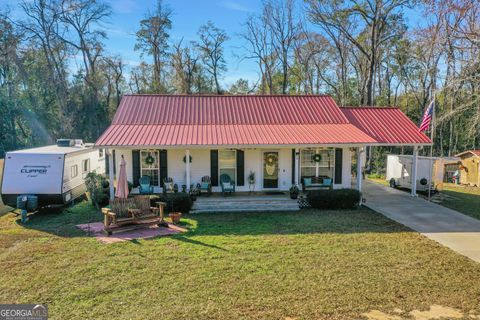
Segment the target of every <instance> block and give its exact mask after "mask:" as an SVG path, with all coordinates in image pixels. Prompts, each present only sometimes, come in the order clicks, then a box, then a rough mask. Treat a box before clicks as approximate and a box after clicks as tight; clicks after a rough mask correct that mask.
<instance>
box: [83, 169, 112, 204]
mask: <svg viewBox="0 0 480 320" xmlns="http://www.w3.org/2000/svg"><path fill="white" fill-rule="evenodd" d="M85 185H86V187H87V191H88V193H89V195H90V200H91V202H92V205H94V206H95V207H96V208H97V209H99V208H100V207H103V206H106V205H107V204H108V198H109V191H110V190H109V185H110V184H109V182H108V180H107V178H106V177H105V176H103V175H100V174H97V173H95V172H90V173H88V174H87V176H86V178H85Z"/></svg>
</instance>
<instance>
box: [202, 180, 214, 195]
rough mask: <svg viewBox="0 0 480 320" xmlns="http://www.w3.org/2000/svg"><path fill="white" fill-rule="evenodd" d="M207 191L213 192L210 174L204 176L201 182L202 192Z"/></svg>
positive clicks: (208, 193) (208, 192)
mask: <svg viewBox="0 0 480 320" xmlns="http://www.w3.org/2000/svg"><path fill="white" fill-rule="evenodd" d="M202 191H205V192H206V193H207V195H211V194H212V181H211V179H210V177H209V176H203V177H202V182H201V183H200V193H201V192H202Z"/></svg>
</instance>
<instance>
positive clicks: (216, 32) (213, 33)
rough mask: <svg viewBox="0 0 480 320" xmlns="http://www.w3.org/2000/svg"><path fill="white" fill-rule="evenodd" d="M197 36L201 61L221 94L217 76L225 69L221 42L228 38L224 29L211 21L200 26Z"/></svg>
mask: <svg viewBox="0 0 480 320" xmlns="http://www.w3.org/2000/svg"><path fill="white" fill-rule="evenodd" d="M198 36H199V37H200V40H199V42H197V47H198V50H199V51H200V53H201V55H202V60H203V63H204V64H205V66H206V70H207V72H208V73H209V74H210V75H211V76H212V78H213V81H214V82H215V89H216V92H217V94H221V93H222V88H221V87H220V82H219V78H220V76H221V75H222V73H223V72H225V71H227V65H226V63H225V52H224V49H223V44H224V43H225V41H227V40H228V39H229V38H228V36H227V34H226V33H225V31H224V30H222V29H219V28H217V27H216V26H215V25H214V24H213V22H211V21H208V22H207V23H206V24H204V25H203V26H201V27H200V29H199V30H198Z"/></svg>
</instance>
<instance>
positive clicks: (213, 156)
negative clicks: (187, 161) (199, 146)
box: [210, 150, 218, 187]
mask: <svg viewBox="0 0 480 320" xmlns="http://www.w3.org/2000/svg"><path fill="white" fill-rule="evenodd" d="M210 178H211V181H212V186H214V187H216V186H218V150H210Z"/></svg>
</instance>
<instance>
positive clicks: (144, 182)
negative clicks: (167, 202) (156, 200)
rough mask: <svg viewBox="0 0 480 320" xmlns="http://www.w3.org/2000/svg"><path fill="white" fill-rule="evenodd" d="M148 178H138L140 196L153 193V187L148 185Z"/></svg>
mask: <svg viewBox="0 0 480 320" xmlns="http://www.w3.org/2000/svg"><path fill="white" fill-rule="evenodd" d="M150 181H151V180H150V177H149V176H142V177H141V178H140V181H139V183H140V185H139V186H138V188H139V191H140V194H152V193H153V186H152V185H151V184H150Z"/></svg>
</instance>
